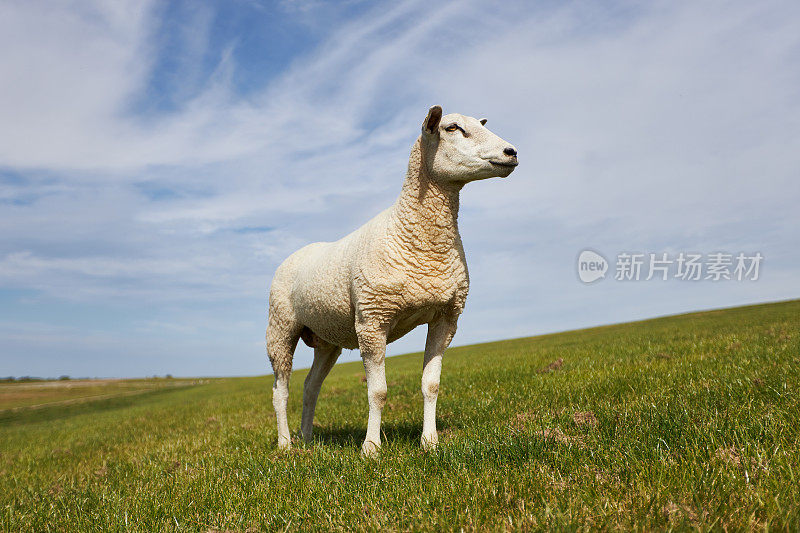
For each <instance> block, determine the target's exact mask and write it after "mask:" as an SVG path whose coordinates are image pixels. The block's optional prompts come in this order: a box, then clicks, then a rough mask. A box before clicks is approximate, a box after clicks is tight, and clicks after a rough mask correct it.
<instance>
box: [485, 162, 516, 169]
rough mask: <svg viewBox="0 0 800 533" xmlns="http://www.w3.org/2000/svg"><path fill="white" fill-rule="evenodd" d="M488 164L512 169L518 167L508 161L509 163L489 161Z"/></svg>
mask: <svg viewBox="0 0 800 533" xmlns="http://www.w3.org/2000/svg"><path fill="white" fill-rule="evenodd" d="M489 163H491V164H493V165H495V166H497V167H509V168H514V167H515V166H517V165H519V163H517V162H516V161H509V162H506V163H504V162H501V161H489Z"/></svg>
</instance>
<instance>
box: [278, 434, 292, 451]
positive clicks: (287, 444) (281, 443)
mask: <svg viewBox="0 0 800 533" xmlns="http://www.w3.org/2000/svg"><path fill="white" fill-rule="evenodd" d="M291 447H292V439H290V438H289V437H280V436H279V437H278V449H279V450H288V449H289V448H291Z"/></svg>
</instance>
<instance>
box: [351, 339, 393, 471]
mask: <svg viewBox="0 0 800 533" xmlns="http://www.w3.org/2000/svg"><path fill="white" fill-rule="evenodd" d="M358 348H359V350H360V351H361V358H362V359H363V360H364V372H365V373H366V375H367V400H368V401H369V419H368V420H367V436H366V438H365V439H364V444H363V445H362V446H361V453H362V454H363V455H365V456H368V457H369V456H374V455H375V454H376V453H377V452H378V450H379V449H380V447H381V413H382V411H383V406H384V405H385V404H386V392H387V389H386V367H385V360H386V334H385V333H383V332H379V331H376V330H370V329H365V330H362V331H360V332H359V334H358Z"/></svg>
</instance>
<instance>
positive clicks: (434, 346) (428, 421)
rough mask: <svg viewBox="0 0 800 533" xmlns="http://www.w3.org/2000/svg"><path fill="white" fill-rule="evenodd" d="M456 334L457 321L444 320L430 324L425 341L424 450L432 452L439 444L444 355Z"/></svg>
mask: <svg viewBox="0 0 800 533" xmlns="http://www.w3.org/2000/svg"><path fill="white" fill-rule="evenodd" d="M455 333H456V321H455V320H454V319H452V318H442V319H440V320H438V321H436V322H432V323H430V324H428V338H427V340H426V341H425V360H424V361H423V366H422V398H423V402H424V403H423V422H422V448H423V449H425V450H430V449H433V448H436V446H438V444H439V434H438V433H437V432H436V400H437V399H438V397H439V378H440V376H441V374H442V354H443V353H444V351H445V349H446V348H447V347H448V346H449V345H450V341H451V340H452V339H453V335H455Z"/></svg>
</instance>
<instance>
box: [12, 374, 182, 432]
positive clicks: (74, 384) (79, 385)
mask: <svg viewBox="0 0 800 533" xmlns="http://www.w3.org/2000/svg"><path fill="white" fill-rule="evenodd" d="M196 384H197V380H186V379H158V378H155V379H75V380H72V379H71V380H49V381H32V382H4V383H0V421H2V420H3V419H4V418H6V417H8V416H10V415H11V413H10V411H18V410H28V409H42V408H45V407H46V408H50V407H55V406H64V405H69V404H75V403H82V402H89V401H95V400H103V399H108V398H118V397H120V396H128V395H135V394H141V393H145V392H149V391H152V390H155V389H161V388H169V387H187V386H191V385H196Z"/></svg>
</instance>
